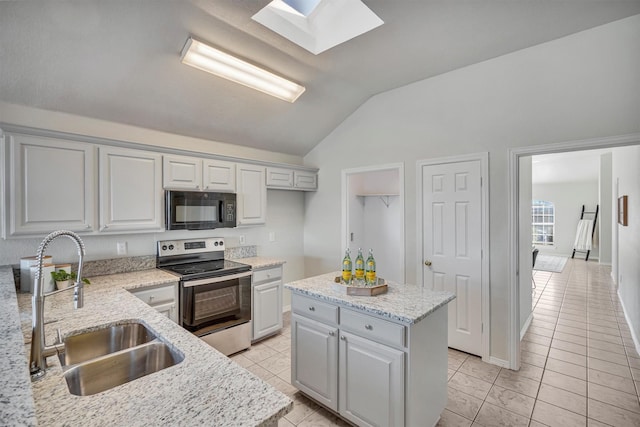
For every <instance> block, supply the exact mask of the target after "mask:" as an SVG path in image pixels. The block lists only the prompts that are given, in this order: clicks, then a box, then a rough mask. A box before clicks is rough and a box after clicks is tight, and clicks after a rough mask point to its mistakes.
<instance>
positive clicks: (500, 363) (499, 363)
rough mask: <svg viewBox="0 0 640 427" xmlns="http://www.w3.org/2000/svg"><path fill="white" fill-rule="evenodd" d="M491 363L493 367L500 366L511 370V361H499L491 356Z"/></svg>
mask: <svg viewBox="0 0 640 427" xmlns="http://www.w3.org/2000/svg"><path fill="white" fill-rule="evenodd" d="M489 363H491V364H492V365H497V366H500V367H501V368H507V369H509V361H508V360H504V359H499V358H497V357H494V356H490V357H489Z"/></svg>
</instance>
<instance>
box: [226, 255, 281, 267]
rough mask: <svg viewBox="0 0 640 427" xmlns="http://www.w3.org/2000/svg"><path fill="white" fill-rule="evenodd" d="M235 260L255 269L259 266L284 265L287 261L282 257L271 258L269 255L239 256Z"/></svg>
mask: <svg viewBox="0 0 640 427" xmlns="http://www.w3.org/2000/svg"><path fill="white" fill-rule="evenodd" d="M234 261H238V262H241V263H243V264H248V265H250V266H251V268H252V269H254V270H256V269H259V268H267V267H275V266H277V265H282V264H285V263H286V261H283V260H281V259H277V258H269V257H263V256H254V257H248V258H237V259H234Z"/></svg>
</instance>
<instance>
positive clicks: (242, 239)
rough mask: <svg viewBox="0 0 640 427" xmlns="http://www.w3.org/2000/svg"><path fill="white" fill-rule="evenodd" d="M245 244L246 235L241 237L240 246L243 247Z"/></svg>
mask: <svg viewBox="0 0 640 427" xmlns="http://www.w3.org/2000/svg"><path fill="white" fill-rule="evenodd" d="M244 242H245V240H244V234H241V235H240V244H241V245H244Z"/></svg>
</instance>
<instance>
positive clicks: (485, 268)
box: [416, 152, 491, 362]
mask: <svg viewBox="0 0 640 427" xmlns="http://www.w3.org/2000/svg"><path fill="white" fill-rule="evenodd" d="M468 161H479V162H480V201H481V204H482V206H481V207H480V211H481V212H482V219H481V224H482V225H481V240H482V241H481V246H480V247H481V251H482V255H481V258H482V260H481V272H480V275H481V277H480V283H481V285H480V286H481V289H480V292H481V294H482V297H481V300H482V301H481V304H482V309H481V310H482V350H481V352H482V354H481V357H482V360H483V361H485V362H489V360H490V358H491V299H490V298H489V296H490V295H489V260H490V252H489V153H488V152H481V153H472V154H464V155H459V156H448V157H438V158H435V159H426V160H418V161H416V282H417V283H418V284H422V283H424V278H423V277H422V275H423V269H422V263H423V260H424V254H423V253H422V249H423V248H424V241H423V236H424V234H423V230H422V218H423V217H424V210H423V198H422V195H423V190H424V188H423V182H424V179H423V176H422V167H423V166H433V165H442V164H447V163H460V162H468Z"/></svg>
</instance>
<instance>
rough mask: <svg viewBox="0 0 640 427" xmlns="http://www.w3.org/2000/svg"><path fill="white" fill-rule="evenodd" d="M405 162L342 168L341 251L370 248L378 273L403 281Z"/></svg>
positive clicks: (366, 250) (352, 251) (353, 252)
mask: <svg viewBox="0 0 640 427" xmlns="http://www.w3.org/2000/svg"><path fill="white" fill-rule="evenodd" d="M404 214H405V212H404V164H402V163H395V164H389V165H381V166H369V167H364V168H354V169H345V170H343V171H342V252H343V253H344V252H345V250H346V249H347V248H348V249H350V251H351V257H352V260H353V259H355V256H356V254H357V250H358V248H362V251H363V256H364V257H365V258H366V257H367V252H368V251H369V249H373V254H374V257H375V259H376V264H377V265H376V270H377V274H378V276H379V277H382V278H384V279H387V280H390V281H393V282H397V283H404V282H405V251H404V216H405V215H404Z"/></svg>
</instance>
